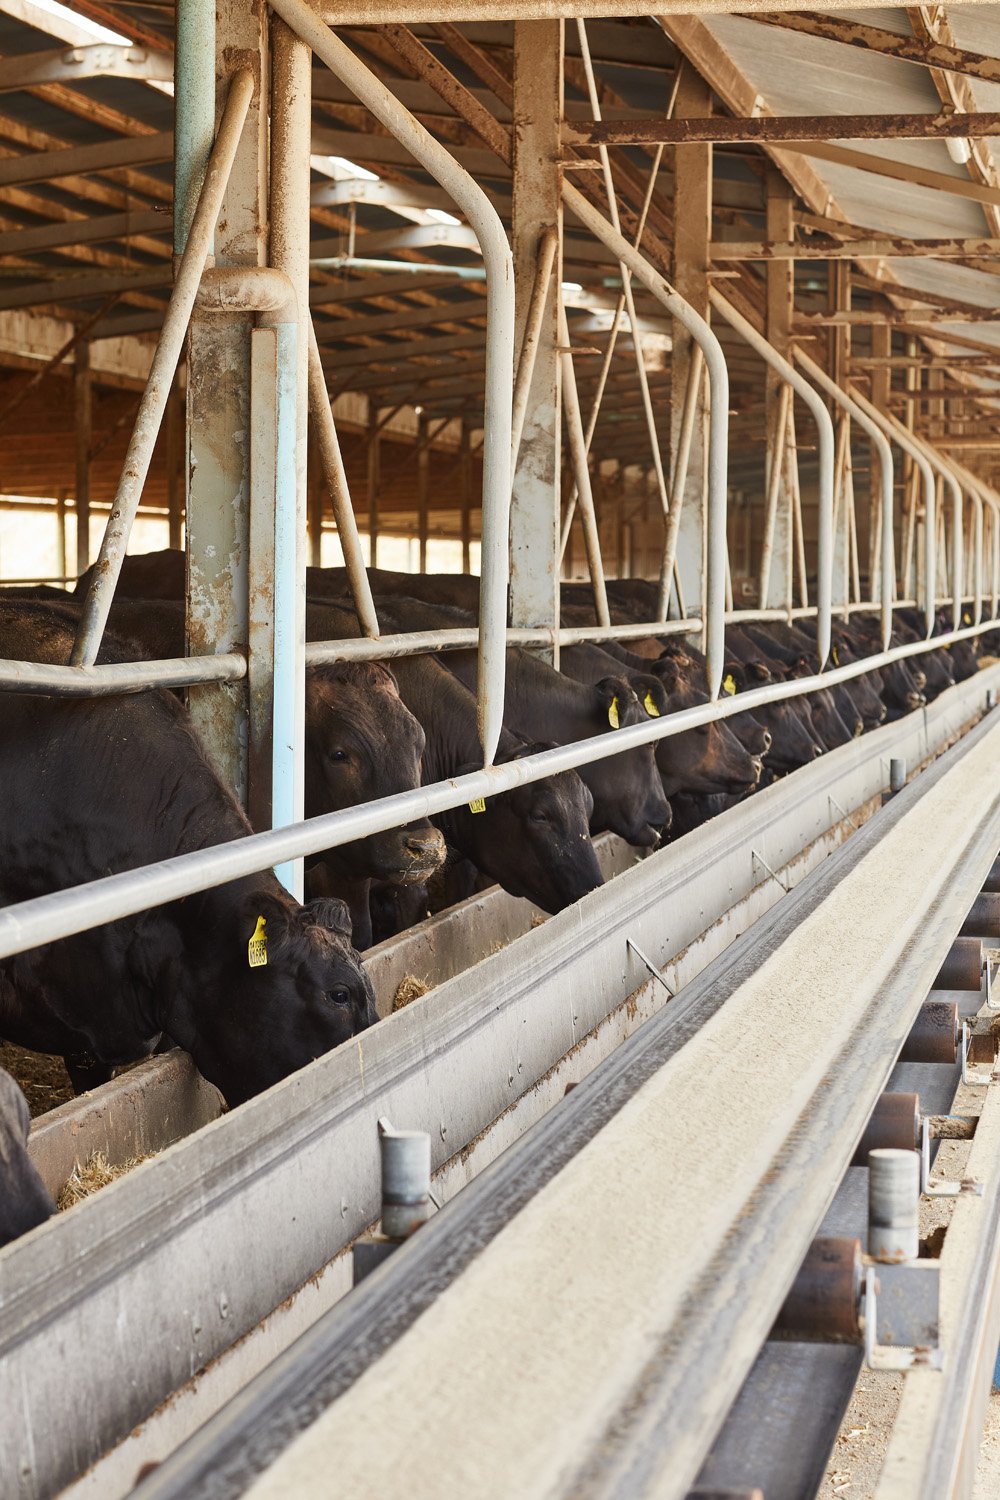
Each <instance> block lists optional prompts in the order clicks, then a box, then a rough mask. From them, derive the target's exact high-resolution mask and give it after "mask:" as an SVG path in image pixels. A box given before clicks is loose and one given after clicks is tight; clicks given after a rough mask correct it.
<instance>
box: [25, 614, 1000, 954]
mask: <svg viewBox="0 0 1000 1500" xmlns="http://www.w3.org/2000/svg"><path fill="white" fill-rule="evenodd" d="M995 628H996V624H995V622H994V621H992V620H989V621H982V622H980V623H979V624H978V625H972V626H969V627H968V628H967V629H964V630H953V631H949V632H948V633H947V634H945V635H940V636H936V637H935V638H934V639H933V640H932V641H913V642H912V643H909V644H907V645H904V646H896V647H894V648H893V649H892V650H891V651H882V652H879V653H878V654H877V655H875V656H869V657H865V658H864V659H863V660H861V661H856V662H850V663H848V664H847V665H846V666H842V667H836V668H834V669H833V670H832V671H828V672H824V673H822V674H815V675H812V674H811V675H810V676H808V677H799V678H794V679H792V680H791V681H782V682H771V683H766V684H764V686H762V687H759V688H753V689H751V690H750V691H748V692H745V693H738V694H736V695H734V696H729V695H724V696H723V697H722V698H721V699H717V700H714V701H710V702H708V703H704V704H701V705H699V706H697V707H695V708H685V709H682V710H680V711H679V712H678V713H672V714H665V715H663V716H662V717H660V718H658V719H649V720H647V721H646V722H645V723H642V724H632V725H629V726H628V727H627V728H624V729H618V730H616V731H615V732H614V733H613V734H611V733H607V734H599V735H595V736H594V737H593V738H591V739H587V740H576V741H573V742H572V743H570V744H567V745H558V746H555V747H554V748H552V749H551V750H543V751H540V752H539V753H537V754H534V755H527V756H525V757H524V758H523V759H522V760H514V761H505V762H504V763H503V764H501V765H495V766H488V767H484V768H483V769H482V770H481V771H471V772H468V773H467V774H465V775H462V776H456V777H453V778H452V779H451V780H449V781H439V782H434V783H433V784H432V785H430V786H424V787H415V788H414V789H413V790H412V791H408V792H398V793H396V794H395V795H394V796H392V797H382V798H380V799H379V800H378V801H376V802H368V803H364V804H361V805H360V806H357V807H349V808H344V809H342V810H340V811H338V812H331V813H324V814H323V815H322V816H320V817H316V818H307V819H306V820H305V821H304V822H302V823H295V824H291V825H289V826H287V827H285V828H275V829H271V830H269V831H268V832H266V833H255V834H251V835H249V836H248V837H247V838H244V839H238V840H236V841H234V842H232V843H228V844H221V845H217V846H215V847H212V848H208V849H197V850H194V851H192V852H191V853H188V854H180V855H177V856H175V857H174V858H172V859H168V860H161V861H159V862H158V863H156V864H152V865H142V866H140V867H138V868H137V869H134V870H127V871H125V872H123V873H122V874H119V875H109V876H105V877H104V878H103V879H101V880H95V881H91V882H89V883H88V884H86V885H79V886H72V887H70V888H69V889H67V890H63V891H57V892H54V893H52V894H51V895H46V896H36V897H34V898H32V899H31V900H29V901H22V902H19V903H17V904H16V905H14V906H7V907H4V908H3V909H0V958H6V957H9V956H10V955H11V954H14V953H23V952H25V951H27V950H28V949H30V948H35V947H37V946H38V945H39V944H41V943H49V942H55V941H56V940H57V939H58V938H62V937H70V936H72V935H73V934H74V933H77V932H85V931H87V930H89V929H90V928H92V927H98V926H100V925H101V924H102V923H104V922H112V921H116V920H118V919H119V918H121V917H126V916H132V915H134V914H135V913H136V912H139V911H145V910H147V909H148V908H149V907H151V906H159V905H161V904H162V903H163V902H166V901H176V900H179V899H180V898H181V897H182V896H189V895H192V894H193V893H194V892H195V891H203V890H208V889H210V888H211V887H212V886H217V885H223V884H225V882H226V881H229V880H236V879H239V878H241V877H242V876H244V875H252V874H255V873H256V872H258V871H260V870H264V869H267V868H268V867H270V866H274V865H280V864H283V863H285V862H286V861H287V860H292V859H302V858H304V857H307V856H309V855H312V854H317V853H319V851H320V850H322V849H334V848H338V847H340V846H341V845H342V844H347V843H350V842H351V841H352V840H354V839H359V838H366V837H368V836H370V835H371V834H374V833H382V832H384V831H385V830H386V829H389V828H396V827H398V826H400V825H401V824H403V823H409V822H411V821H413V820H414V819H417V818H427V817H433V816H434V815H435V814H436V813H441V812H447V811H449V810H450V809H452V808H455V807H461V806H462V804H463V803H468V802H472V801H476V800H478V799H481V798H488V797H492V796H496V795H498V794H499V793H501V792H506V791H511V790H513V788H514V787H517V786H525V785H527V784H529V783H531V782H534V781H540V780H542V779H543V778H544V777H546V776H554V775H556V774H557V773H559V772H561V771H571V770H575V769H577V768H578V767H579V766H584V765H590V764H592V763H593V762H594V761H598V760H606V759H608V758H609V757H610V756H613V755H619V754H621V753H622V752H623V751H625V750H633V749H635V748H637V747H638V746H640V745H651V744H654V743H655V742H656V741H657V740H661V739H667V738H669V737H670V736H673V735H677V734H683V733H684V732H685V731H686V730H688V729H696V728H699V727H700V726H701V725H703V724H708V723H711V722H713V721H714V720H717V719H727V718H731V717H732V716H733V715H735V714H739V713H744V712H746V711H750V712H751V713H752V712H753V710H754V709H755V708H758V707H763V706H764V705H765V704H768V703H775V702H778V701H780V700H782V699H786V698H798V697H803V696H804V695H805V694H807V693H812V692H815V691H816V690H817V689H818V688H824V687H830V686H835V685H837V684H838V683H842V682H850V681H851V680H852V679H853V678H855V677H861V676H863V675H864V674H865V673H866V672H870V671H872V670H873V669H875V668H878V667H883V666H889V665H891V663H892V662H894V661H900V660H904V659H906V658H908V657H910V656H919V655H921V654H922V653H924V652H927V651H933V650H937V649H939V648H940V647H942V646H948V645H952V644H954V643H955V642H956V641H962V640H971V639H974V638H975V637H976V636H977V635H982V634H983V633H984V632H985V631H987V630H992V629H995ZM368 644H370V643H365V642H360V643H359V645H361V646H365V645H368ZM147 665H148V664H147Z"/></svg>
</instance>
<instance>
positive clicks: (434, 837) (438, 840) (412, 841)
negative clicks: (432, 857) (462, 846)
mask: <svg viewBox="0 0 1000 1500" xmlns="http://www.w3.org/2000/svg"><path fill="white" fill-rule="evenodd" d="M405 848H406V851H407V853H408V854H437V853H441V852H443V850H444V834H443V833H442V832H441V831H440V829H438V828H426V829H420V830H419V831H417V832H412V833H408V834H407V835H406V842H405Z"/></svg>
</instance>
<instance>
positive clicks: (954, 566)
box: [890, 417, 965, 630]
mask: <svg viewBox="0 0 1000 1500" xmlns="http://www.w3.org/2000/svg"><path fill="white" fill-rule="evenodd" d="M890 420H891V422H892V426H893V428H894V429H895V428H897V427H899V428H902V430H903V431H904V432H906V431H907V429H906V428H905V427H903V424H902V422H900V421H899V418H898V417H892V418H891V419H890ZM914 441H915V442H917V443H919V445H920V447H921V448H922V449H923V451H924V453H926V455H927V462H928V463H929V464H930V466H931V468H932V469H935V470H936V471H937V473H938V474H940V475H941V478H942V479H943V480H944V482H945V484H946V485H947V486H948V488H949V489H950V490H951V502H952V505H951V518H952V519H951V527H952V537H951V623H952V628H953V629H955V630H957V629H958V628H959V626H960V624H961V622H962V595H963V593H964V592H965V590H964V588H963V572H964V568H963V557H964V548H963V538H962V486H961V484H960V483H959V481H958V479H957V478H956V476H955V471H954V469H952V467H951V465H950V464H948V463H947V462H946V461H945V460H944V459H943V458H942V457H941V455H940V453H938V451H937V449H936V448H934V447H932V445H931V444H930V443H928V442H927V441H926V440H925V439H924V438H914Z"/></svg>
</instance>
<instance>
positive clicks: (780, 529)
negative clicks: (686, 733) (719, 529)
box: [760, 169, 798, 609]
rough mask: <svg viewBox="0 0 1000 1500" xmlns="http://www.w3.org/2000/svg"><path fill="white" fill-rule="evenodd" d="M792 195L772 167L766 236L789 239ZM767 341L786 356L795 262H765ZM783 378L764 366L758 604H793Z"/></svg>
mask: <svg viewBox="0 0 1000 1500" xmlns="http://www.w3.org/2000/svg"><path fill="white" fill-rule="evenodd" d="M793 204H794V200H793V197H792V192H791V189H790V188H789V187H788V185H787V183H786V182H785V180H784V178H783V177H782V176H781V175H780V174H779V173H778V172H777V170H775V169H772V170H771V171H769V173H768V177H767V238H768V240H775V241H778V242H780V243H782V244H788V243H789V242H790V241H791V240H792V239H793V238H794V224H793V220H792V210H793ZM766 276H767V306H766V317H765V330H764V331H765V333H766V335H767V341H768V343H769V344H770V345H771V346H772V348H774V349H776V350H777V351H778V353H779V354H782V355H784V356H785V358H786V359H787V358H788V355H789V337H790V334H791V329H792V311H793V307H794V302H795V262H794V261H792V260H770V261H768V263H767V271H766ZM783 385H784V381H782V380H781V379H780V377H779V376H778V375H776V374H775V372H774V371H773V370H768V372H767V384H766V388H765V389H766V409H767V480H766V493H767V496H768V502H769V503H768V513H767V515H766V517H765V529H764V546H763V551H762V554H761V577H760V607H761V609H791V607H792V605H793V603H794V598H793V593H792V577H793V567H792V557H793V550H794V520H793V507H794V495H795V468H796V465H797V463H798V456H797V454H796V451H795V446H794V434H795V426H794V421H793V402H792V400H791V398H790V396H783V395H782V387H783Z"/></svg>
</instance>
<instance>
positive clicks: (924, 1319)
mask: <svg viewBox="0 0 1000 1500" xmlns="http://www.w3.org/2000/svg"><path fill="white" fill-rule="evenodd" d="M940 1290H941V1277H940V1264H939V1262H938V1261H933V1260H911V1261H907V1262H904V1263H903V1264H901V1265H881V1264H879V1263H878V1262H875V1261H872V1262H869V1264H868V1266H867V1269H866V1272H865V1289H864V1310H863V1314H862V1316H863V1320H864V1339H865V1362H866V1364H867V1365H868V1367H869V1369H872V1370H915V1369H921V1368H922V1369H931V1370H939V1369H940V1368H941V1366H942V1364H943V1362H944V1350H943V1349H942V1347H941V1345H940V1343H939V1342H938V1338H939V1331H938V1302H939V1298H940ZM880 1313H881V1316H882V1331H883V1333H884V1334H885V1335H886V1338H887V1342H885V1343H879V1338H878V1335H879V1314H880Z"/></svg>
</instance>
